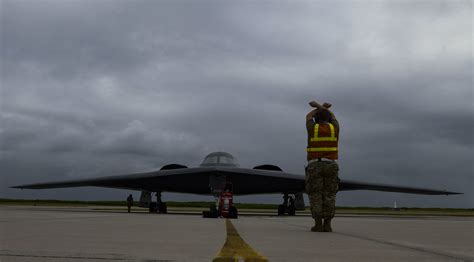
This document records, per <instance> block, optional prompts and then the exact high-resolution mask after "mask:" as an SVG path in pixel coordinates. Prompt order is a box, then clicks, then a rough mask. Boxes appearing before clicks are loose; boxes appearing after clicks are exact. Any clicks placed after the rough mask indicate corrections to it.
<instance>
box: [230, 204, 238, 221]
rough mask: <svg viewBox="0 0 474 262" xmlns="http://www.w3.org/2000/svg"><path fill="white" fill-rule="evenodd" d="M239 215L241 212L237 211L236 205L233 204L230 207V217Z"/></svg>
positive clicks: (235, 217)
mask: <svg viewBox="0 0 474 262" xmlns="http://www.w3.org/2000/svg"><path fill="white" fill-rule="evenodd" d="M238 217H239V213H238V212H237V208H236V207H235V206H231V207H230V208H229V218H234V219H237V218H238Z"/></svg>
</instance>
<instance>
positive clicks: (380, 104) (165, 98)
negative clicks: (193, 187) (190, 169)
mask: <svg viewBox="0 0 474 262" xmlns="http://www.w3.org/2000/svg"><path fill="white" fill-rule="evenodd" d="M0 10H1V13H0V17H1V24H0V26H1V28H0V29H1V60H0V61H1V111H0V121H1V122H0V125H1V126H0V136H1V159H0V176H1V180H0V197H8V198H56V199H78V200H79V199H84V200H93V199H111V200H122V199H124V198H125V197H126V195H127V194H128V193H129V192H127V191H122V190H115V189H101V188H75V189H60V190H57V189H56V190H16V189H9V188H8V186H13V185H18V184H23V183H36V182H46V181H52V180H64V179H77V178H87V177H98V176H106V175H115V174H126V173H131V172H143V171H151V170H156V169H159V168H160V167H161V166H163V165H165V164H168V163H179V164H185V165H188V166H195V165H198V164H200V162H201V161H202V159H203V157H204V156H205V155H206V154H208V153H210V152H213V151H217V150H220V151H227V152H229V153H231V154H233V155H234V156H235V157H237V158H238V159H239V161H240V163H241V165H242V166H244V167H253V166H255V165H259V164H264V163H270V164H276V165H278V166H280V167H281V168H282V169H283V170H285V171H290V172H293V173H299V174H302V175H303V174H304V168H303V167H304V165H305V163H306V156H305V147H306V130H305V123H304V122H305V115H306V113H307V112H308V110H310V108H309V106H308V104H307V103H308V102H309V101H310V100H313V99H315V100H317V101H319V102H331V103H332V104H333V110H334V113H335V114H336V115H337V117H338V119H339V121H340V123H341V141H340V161H339V163H340V169H341V171H340V177H341V178H342V179H351V180H359V181H367V182H378V183H390V184H399V185H407V186H419V187H430V188H437V189H447V190H451V191H458V192H464V195H461V196H448V197H447V196H420V195H407V194H397V193H384V192H375V191H359V192H341V193H340V194H339V195H338V203H337V204H338V205H356V206H391V205H393V202H394V201H397V203H398V205H399V206H420V207H426V206H430V207H431V206H432V207H469V208H472V207H473V206H474V194H473V193H472V190H473V188H474V178H473V177H474V176H473V173H474V168H473V157H472V156H473V155H474V152H473V151H474V150H473V134H474V132H473V131H474V130H473V129H474V128H473V125H474V124H473V123H474V121H473V120H474V119H473V118H474V107H473V53H472V49H473V28H472V24H473V20H472V1H469V0H466V1H456V0H447V1H421V0H420V1H355V0H354V1H238V2H236V1H220V0H216V1H185V0H182V1H171V0H170V1H107V0H101V1H92V0H90V1H77V0H68V1H62V0H61V1H60V0H57V1H33V0H30V1H23V0H1V1H0ZM135 196H136V198H138V196H139V194H138V193H135ZM164 197H165V199H164V200H192V199H196V200H211V199H212V198H211V197H202V196H194V195H181V194H165V195H164ZM237 201H240V202H250V201H256V202H266V203H277V202H280V201H281V196H280V195H269V196H251V197H238V198H237Z"/></svg>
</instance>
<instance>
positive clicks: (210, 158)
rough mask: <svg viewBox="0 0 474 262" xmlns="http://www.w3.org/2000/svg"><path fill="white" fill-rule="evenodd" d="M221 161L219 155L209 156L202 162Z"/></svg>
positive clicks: (214, 162) (213, 162)
mask: <svg viewBox="0 0 474 262" xmlns="http://www.w3.org/2000/svg"><path fill="white" fill-rule="evenodd" d="M218 162H219V157H218V156H208V157H206V159H204V161H203V162H202V163H203V164H204V165H215V164H217V163H218Z"/></svg>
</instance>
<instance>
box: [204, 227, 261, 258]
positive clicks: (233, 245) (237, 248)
mask: <svg viewBox="0 0 474 262" xmlns="http://www.w3.org/2000/svg"><path fill="white" fill-rule="evenodd" d="M225 225H226V229H227V238H226V240H225V243H224V246H223V247H222V248H221V250H220V251H219V253H218V254H217V256H216V257H215V258H214V259H213V260H212V261H213V262H229V261H231V262H235V261H245V262H251V261H252V262H263V261H268V259H267V258H266V257H264V256H262V255H260V254H259V253H258V252H257V251H255V250H254V249H253V248H252V247H251V246H249V244H247V243H245V241H244V240H243V239H242V237H240V235H239V233H238V232H237V229H235V227H234V225H232V222H231V221H230V220H229V219H226V220H225Z"/></svg>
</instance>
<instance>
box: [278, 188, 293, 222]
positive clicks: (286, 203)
mask: <svg viewBox="0 0 474 262" xmlns="http://www.w3.org/2000/svg"><path fill="white" fill-rule="evenodd" d="M285 214H288V215H289V216H294V215H296V205H295V201H294V198H293V197H290V196H288V194H287V193H285V194H283V204H281V205H278V215H279V216H283V215H285Z"/></svg>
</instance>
